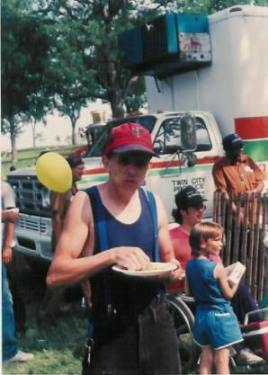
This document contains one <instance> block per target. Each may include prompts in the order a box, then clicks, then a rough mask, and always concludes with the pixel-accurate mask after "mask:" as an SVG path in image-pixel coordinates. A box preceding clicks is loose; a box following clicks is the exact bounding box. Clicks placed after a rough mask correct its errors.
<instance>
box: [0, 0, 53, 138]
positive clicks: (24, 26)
mask: <svg viewBox="0 0 268 375" xmlns="http://www.w3.org/2000/svg"><path fill="white" fill-rule="evenodd" d="M24 10H25V8H21V6H19V3H18V2H14V1H9V0H4V1H3V2H2V37H1V42H2V66H1V78H2V117H3V118H4V119H6V120H7V121H10V119H12V118H14V116H16V115H20V114H23V113H25V112H27V111H29V110H30V107H31V103H30V101H29V96H30V95H33V94H34V93H35V92H37V91H38V90H39V89H40V87H42V85H43V82H44V71H45V66H46V59H47V50H48V45H49V40H48V38H47V35H46V33H45V31H44V29H43V27H42V23H41V22H40V20H39V19H38V18H37V17H36V16H34V15H33V14H25V13H24ZM5 129H6V127H4V131H5Z"/></svg>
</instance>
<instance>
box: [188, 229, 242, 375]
mask: <svg viewBox="0 0 268 375" xmlns="http://www.w3.org/2000/svg"><path fill="white" fill-rule="evenodd" d="M190 245H191V248H192V256H193V259H192V260H190V261H189V262H188V263H187V266H186V291H187V293H188V294H190V295H192V296H193V297H194V299H195V303H196V314H195V325H194V330H193V335H194V340H195V342H196V343H197V344H198V345H199V346H200V347H201V348H202V351H201V358H200V374H212V367H213V364H215V366H216V371H217V374H229V351H230V347H231V346H232V345H234V344H236V343H238V342H240V341H242V340H243V338H242V335H241V331H240V328H239V323H238V320H237V318H236V315H235V314H234V312H233V309H232V307H231V304H230V299H231V298H232V297H233V296H234V294H235V292H236V290H237V287H238V284H231V283H230V282H229V281H228V280H227V277H226V274H225V270H224V267H223V265H222V264H216V263H215V262H213V261H211V260H210V259H209V257H210V256H211V255H213V256H218V255H219V254H220V252H221V250H222V248H223V228H222V227H221V226H220V225H219V224H217V223H211V222H203V223H198V224H196V225H195V226H194V227H193V229H192V231H191V234H190Z"/></svg>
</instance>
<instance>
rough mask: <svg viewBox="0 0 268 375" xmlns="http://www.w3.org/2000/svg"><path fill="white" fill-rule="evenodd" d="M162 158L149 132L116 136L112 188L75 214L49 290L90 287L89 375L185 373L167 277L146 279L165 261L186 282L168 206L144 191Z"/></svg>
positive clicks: (87, 196)
mask: <svg viewBox="0 0 268 375" xmlns="http://www.w3.org/2000/svg"><path fill="white" fill-rule="evenodd" d="M154 155H155V153H154V151H153V145H152V141H151V136H150V133H149V132H148V130H146V129H145V128H144V127H142V126H141V125H138V124H134V123H125V124H122V125H120V126H118V127H116V128H114V129H112V131H111V133H110V136H109V137H108V141H107V143H106V146H105V148H104V155H103V164H104V167H105V169H106V170H107V171H108V175H109V178H108V181H107V182H105V183H103V184H101V185H98V186H94V187H92V188H90V189H88V191H87V192H78V193H77V194H76V196H75V197H74V200H73V201H72V203H71V206H70V209H69V210H68V213H67V217H66V221H65V226H64V229H63V233H62V235H61V237H60V240H59V242H58V245H57V249H56V253H55V256H54V258H53V260H52V263H51V267H50V269H49V272H48V276H47V283H48V284H49V285H51V286H53V285H62V284H68V283H74V282H78V281H80V280H84V279H90V282H91V287H92V301H93V308H92V314H91V316H92V319H91V324H90V327H91V331H92V327H93V333H92V335H91V337H90V339H89V345H88V350H87V352H86V353H85V357H84V361H83V374H91V375H92V374H93V375H96V374H100V373H105V374H130V373H131V374H141V373H150V374H152V373H157V374H159V375H161V374H162V375H164V374H165V375H167V374H170V375H171V374H180V373H181V366H180V359H179V353H178V343H177V337H176V332H175V329H174V322H173V321H172V319H171V316H170V313H169V311H168V308H167V302H166V299H165V288H164V279H163V276H162V277H161V276H158V277H157V278H153V279H152V278H149V279H148V278H146V277H139V272H140V271H141V270H146V269H148V268H149V267H150V266H151V262H152V261H156V260H157V259H158V258H159V259H161V261H162V262H173V263H175V264H176V265H177V266H178V267H179V268H178V269H177V270H176V271H168V272H167V273H166V274H165V278H172V279H175V280H176V279H178V278H180V277H181V274H182V271H181V268H180V264H179V262H178V261H177V260H175V259H174V258H175V257H174V253H173V247H172V244H171V240H170V237H169V233H168V221H167V215H166V212H165V209H164V207H163V204H162V202H161V201H160V199H159V198H158V197H157V196H155V195H154V194H151V198H152V201H150V200H149V199H148V195H149V196H150V193H149V192H145V190H144V189H142V188H141V185H143V183H144V179H145V175H146V172H147V170H148V167H149V162H150V159H151V157H152V156H154ZM150 202H151V203H150ZM156 238H157V241H156ZM157 245H158V246H157ZM85 255H86V256H85ZM113 266H117V267H119V269H121V270H127V271H128V272H127V273H128V274H129V273H131V274H132V275H134V276H129V275H128V276H127V275H125V274H122V271H120V272H116V271H115V270H113ZM135 275H137V276H136V277H135Z"/></svg>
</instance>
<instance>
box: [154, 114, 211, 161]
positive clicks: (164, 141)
mask: <svg viewBox="0 0 268 375" xmlns="http://www.w3.org/2000/svg"><path fill="white" fill-rule="evenodd" d="M180 119H181V117H179V116H177V117H173V118H169V119H166V120H165V121H163V123H162V125H161V126H160V128H159V131H158V133H157V136H156V138H155V141H154V150H155V152H157V153H158V154H160V155H165V154H174V153H175V152H178V151H179V150H180V145H181V131H180ZM196 138H197V149H196V151H209V150H211V148H212V144H211V141H210V138H209V134H208V131H207V128H206V125H205V123H204V121H203V120H202V119H201V118H199V117H196Z"/></svg>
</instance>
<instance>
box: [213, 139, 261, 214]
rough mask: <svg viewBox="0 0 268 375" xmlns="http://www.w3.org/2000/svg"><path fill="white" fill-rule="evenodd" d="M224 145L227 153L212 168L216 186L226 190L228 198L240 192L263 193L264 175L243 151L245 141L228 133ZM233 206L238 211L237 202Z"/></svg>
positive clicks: (222, 190)
mask: <svg viewBox="0 0 268 375" xmlns="http://www.w3.org/2000/svg"><path fill="white" fill-rule="evenodd" d="M222 145H223V148H224V150H225V154H226V155H225V156H223V157H221V158H220V159H219V160H217V161H216V162H215V164H214V166H213V169H212V175H213V179H214V183H215V186H216V188H217V189H218V190H219V191H221V192H224V193H225V196H226V198H227V199H228V198H230V197H235V196H236V195H237V194H239V193H240V194H250V193H261V192H262V190H263V188H264V182H263V180H264V175H263V173H262V171H261V170H260V168H259V167H258V166H257V164H256V163H255V162H254V161H253V160H252V159H251V158H250V157H249V156H247V155H245V154H244V153H243V141H242V139H241V138H240V137H239V135H237V134H236V133H231V134H228V135H227V136H226V137H224V138H223V141H222ZM232 208H233V212H236V205H235V203H233V207H232ZM241 218H243V211H241Z"/></svg>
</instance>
